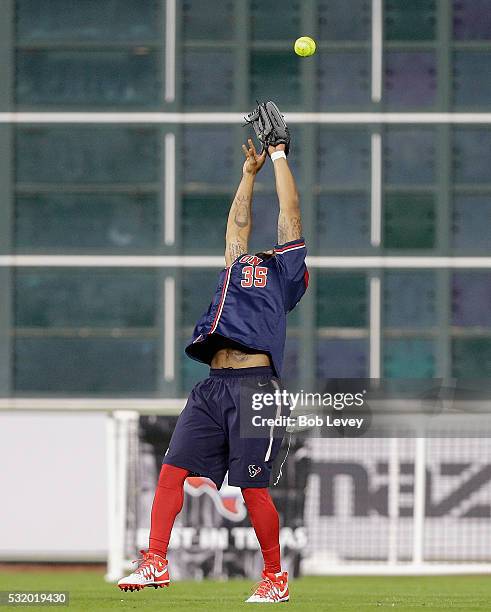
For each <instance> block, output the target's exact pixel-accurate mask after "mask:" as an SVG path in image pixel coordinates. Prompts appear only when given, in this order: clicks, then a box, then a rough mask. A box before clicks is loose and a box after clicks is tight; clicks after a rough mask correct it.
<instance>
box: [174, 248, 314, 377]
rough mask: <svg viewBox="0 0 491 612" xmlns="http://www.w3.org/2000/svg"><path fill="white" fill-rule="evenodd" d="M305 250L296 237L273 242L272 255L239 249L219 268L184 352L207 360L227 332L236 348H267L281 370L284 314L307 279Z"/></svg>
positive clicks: (201, 359) (192, 356)
mask: <svg viewBox="0 0 491 612" xmlns="http://www.w3.org/2000/svg"><path fill="white" fill-rule="evenodd" d="M306 253H307V249H306V247H305V242H304V240H303V238H300V239H298V240H293V241H292V242H287V243H286V244H282V245H276V247H275V249H274V254H273V256H272V257H267V256H264V255H263V256H261V254H258V255H240V256H239V257H238V258H237V259H236V260H235V261H234V262H233V263H232V264H231V265H230V266H229V267H227V268H225V269H224V270H222V271H221V272H220V277H219V280H218V286H217V288H216V291H215V295H214V297H213V300H212V302H211V304H210V306H209V308H208V310H207V311H206V312H205V313H204V314H203V316H202V317H201V318H200V320H199V321H198V323H197V325H196V327H195V329H194V333H193V338H192V341H191V342H190V343H189V344H188V345H187V347H186V354H187V355H188V356H189V357H191V358H192V359H196V360H197V361H202V362H203V363H208V364H209V363H211V360H212V358H213V355H214V353H215V352H216V350H218V348H220V346H221V344H220V340H223V339H224V338H225V339H227V341H229V342H231V343H232V346H236V347H237V348H241V349H246V350H251V351H255V352H262V353H267V354H269V356H270V357H271V361H272V364H273V370H274V373H275V375H276V376H280V375H281V367H282V363H283V352H284V348H285V337H286V315H287V313H288V312H290V310H292V309H293V308H295V306H296V304H297V303H298V302H299V300H300V299H301V297H302V296H303V294H304V293H305V290H306V288H307V285H308V272H307V267H306V265H305V255H306ZM222 345H223V344H222ZM229 346H230V344H229Z"/></svg>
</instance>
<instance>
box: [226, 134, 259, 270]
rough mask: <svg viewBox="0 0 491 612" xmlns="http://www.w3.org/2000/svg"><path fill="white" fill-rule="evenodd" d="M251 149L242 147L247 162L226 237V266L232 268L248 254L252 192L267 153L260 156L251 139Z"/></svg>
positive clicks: (230, 214)
mask: <svg viewBox="0 0 491 612" xmlns="http://www.w3.org/2000/svg"><path fill="white" fill-rule="evenodd" d="M248 144H249V148H247V147H246V146H245V145H242V150H243V151H244V155H245V158H246V159H245V162H244V166H243V168H242V180H241V181H240V183H239V187H238V188H237V192H236V194H235V197H234V199H233V202H232V205H231V207H230V212H229V213H228V221H227V233H226V236H225V264H226V265H227V266H230V265H231V264H232V263H233V262H234V261H235V260H236V259H237V257H238V256H239V255H242V253H247V245H248V241H249V235H250V233H251V227H252V192H253V190H254V181H255V179H256V174H257V173H258V172H259V170H260V169H261V168H262V166H263V164H264V160H265V159H266V152H265V151H264V152H263V153H262V154H261V155H258V154H257V152H256V149H255V147H254V144H253V142H252V140H251V139H249V140H248Z"/></svg>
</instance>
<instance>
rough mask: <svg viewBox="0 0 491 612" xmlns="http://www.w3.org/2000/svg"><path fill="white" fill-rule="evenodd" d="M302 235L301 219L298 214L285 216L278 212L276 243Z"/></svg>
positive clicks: (289, 240)
mask: <svg viewBox="0 0 491 612" xmlns="http://www.w3.org/2000/svg"><path fill="white" fill-rule="evenodd" d="M301 236H302V220H301V217H300V216H299V215H295V216H287V215H285V214H284V213H282V212H280V215H279V217H278V244H284V243H285V242H291V241H292V240H298V238H300V237H301Z"/></svg>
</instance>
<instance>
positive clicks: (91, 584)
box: [0, 571, 491, 612]
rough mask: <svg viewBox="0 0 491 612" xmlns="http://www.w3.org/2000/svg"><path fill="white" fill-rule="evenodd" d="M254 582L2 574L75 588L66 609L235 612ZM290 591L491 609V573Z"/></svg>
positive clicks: (337, 600) (8, 584)
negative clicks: (144, 584) (163, 585)
mask: <svg viewBox="0 0 491 612" xmlns="http://www.w3.org/2000/svg"><path fill="white" fill-rule="evenodd" d="M252 584H253V583H252V582H251V581H246V580H229V581H224V582H212V581H204V582H176V583H173V584H172V585H171V586H170V587H169V588H168V589H159V590H154V589H145V590H144V591H142V592H140V593H121V592H119V590H118V589H117V588H116V587H115V586H114V585H111V584H107V583H106V582H105V581H104V579H103V576H102V573H101V572H97V571H58V572H56V571H53V572H47V571H43V572H32V571H27V572H22V573H21V572H10V571H8V572H2V573H1V574H0V590H1V591H5V590H11V589H17V590H23V591H25V590H63V591H69V592H70V605H69V606H68V608H64V607H62V608H61V609H62V610H63V609H67V610H69V611H75V610H93V611H97V610H135V609H138V610H149V611H150V610H152V611H153V610H155V611H157V610H159V611H162V610H166V609H173V610H194V611H195V612H197V611H198V610H210V611H213V612H218V611H220V610H227V612H232V611H234V610H241V609H248V608H250V604H249V605H246V604H244V603H242V602H243V600H244V599H245V598H246V597H247V596H248V593H249V591H250V588H251V586H252ZM290 593H291V598H292V599H291V601H290V602H289V603H288V604H285V605H286V606H287V607H286V608H285V609H287V610H289V609H293V610H312V611H317V610H333V611H334V610H335V611H350V612H364V611H365V610H384V609H387V610H389V609H390V610H407V611H411V610H419V611H421V610H427V611H428V612H429V611H431V612H433V611H438V610H449V609H450V610H461V611H462V612H472V611H473V610H491V577H487V576H438V577H431V576H430V577H421V578H419V577H415V578H413V577H411V578H398V577H396V578H358V577H353V578H352V577H349V578H348V577H346V578H329V577H326V578H319V577H316V578H301V579H299V580H294V581H292V583H291V587H290ZM19 607H20V606H19ZM2 609H7V608H2ZM22 609H27V608H24V607H22ZM31 609H32V608H31ZM36 609H39V608H36ZM49 609H53V608H49Z"/></svg>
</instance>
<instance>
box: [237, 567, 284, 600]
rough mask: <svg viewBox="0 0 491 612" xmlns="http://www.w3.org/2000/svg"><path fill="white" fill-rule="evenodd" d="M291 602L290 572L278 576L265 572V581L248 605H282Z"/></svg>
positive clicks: (259, 585)
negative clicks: (284, 602)
mask: <svg viewBox="0 0 491 612" xmlns="http://www.w3.org/2000/svg"><path fill="white" fill-rule="evenodd" d="M289 600H290V593H289V592H288V572H279V573H278V574H271V573H267V572H263V579H262V580H261V582H260V583H259V584H258V585H257V587H256V589H255V591H254V593H253V594H252V595H251V596H250V597H249V599H247V600H246V603H281V602H283V601H289Z"/></svg>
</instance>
